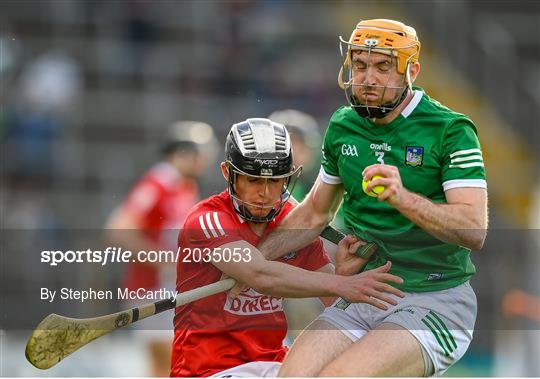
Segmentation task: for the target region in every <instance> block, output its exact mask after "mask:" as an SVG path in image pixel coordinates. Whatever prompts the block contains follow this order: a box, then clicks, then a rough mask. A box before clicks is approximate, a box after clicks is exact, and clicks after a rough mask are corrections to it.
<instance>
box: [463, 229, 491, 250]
mask: <svg viewBox="0 0 540 379" xmlns="http://www.w3.org/2000/svg"><path fill="white" fill-rule="evenodd" d="M486 236H487V233H486V230H482V229H478V230H473V231H472V233H470V234H469V237H468V238H467V243H466V247H467V248H469V249H471V250H474V251H478V250H482V247H484V242H485V241H486Z"/></svg>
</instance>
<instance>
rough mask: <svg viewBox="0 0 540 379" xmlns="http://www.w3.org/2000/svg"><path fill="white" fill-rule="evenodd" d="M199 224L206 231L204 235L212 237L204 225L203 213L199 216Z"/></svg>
mask: <svg viewBox="0 0 540 379" xmlns="http://www.w3.org/2000/svg"><path fill="white" fill-rule="evenodd" d="M199 224H200V225H201V229H202V231H203V232H204V235H205V236H206V238H208V239H210V234H208V232H207V231H206V225H204V220H203V215H200V216H199Z"/></svg>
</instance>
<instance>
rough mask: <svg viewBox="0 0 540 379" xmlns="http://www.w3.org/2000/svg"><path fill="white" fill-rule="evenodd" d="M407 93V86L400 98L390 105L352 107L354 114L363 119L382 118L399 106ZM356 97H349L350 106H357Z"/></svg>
mask: <svg viewBox="0 0 540 379" xmlns="http://www.w3.org/2000/svg"><path fill="white" fill-rule="evenodd" d="M408 93H409V86H407V87H405V89H404V90H403V93H402V94H401V96H400V97H399V98H398V99H397V100H396V101H394V102H392V103H387V104H384V105H380V106H376V107H370V106H368V105H352V107H353V108H354V110H355V111H356V113H357V114H358V115H359V116H360V117H363V118H384V117H386V116H388V114H389V113H390V112H392V111H393V110H394V109H396V108H397V107H398V105H399V104H401V103H402V102H403V100H405V98H406V97H407V94H408ZM358 103H359V102H358V101H357V99H356V97H355V96H354V95H351V104H358Z"/></svg>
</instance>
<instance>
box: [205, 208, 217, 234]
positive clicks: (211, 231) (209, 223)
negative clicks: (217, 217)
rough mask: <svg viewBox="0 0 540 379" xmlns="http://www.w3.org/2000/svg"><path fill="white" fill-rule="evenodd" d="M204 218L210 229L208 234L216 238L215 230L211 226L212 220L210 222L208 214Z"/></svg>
mask: <svg viewBox="0 0 540 379" xmlns="http://www.w3.org/2000/svg"><path fill="white" fill-rule="evenodd" d="M205 216H206V224H207V225H208V228H209V229H210V233H212V235H213V236H214V237H217V236H218V234H217V233H216V230H215V229H214V225H212V220H210V213H207V214H206V215H205Z"/></svg>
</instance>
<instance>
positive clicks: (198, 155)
mask: <svg viewBox="0 0 540 379" xmlns="http://www.w3.org/2000/svg"><path fill="white" fill-rule="evenodd" d="M215 151H216V139H215V136H214V131H213V130H212V128H211V127H210V126H209V125H208V124H205V123H202V122H196V121H180V122H177V123H175V124H173V125H172V126H171V128H170V129H169V131H168V134H167V137H166V140H165V143H164V145H163V149H162V152H163V159H162V161H161V162H159V163H157V164H156V165H155V166H154V167H153V168H152V169H150V171H149V172H147V173H146V174H145V175H144V176H143V177H142V178H141V179H140V180H139V181H138V183H136V184H135V186H134V188H133V189H132V190H131V192H130V194H129V195H128V197H127V198H126V200H125V201H124V202H123V203H122V204H121V205H120V207H119V208H118V209H116V210H115V211H114V212H113V213H112V214H111V216H110V218H109V220H108V222H107V229H109V231H108V239H109V240H110V242H112V243H114V244H116V245H117V246H121V247H123V248H124V249H128V250H130V251H132V252H134V253H135V254H136V253H137V252H138V251H141V250H144V251H151V250H153V251H159V250H172V251H176V245H177V243H176V238H177V236H178V229H179V228H180V227H181V226H182V224H183V222H184V220H185V218H186V215H187V213H188V211H189V209H190V208H191V207H192V206H193V205H195V204H196V203H197V202H198V200H199V191H198V187H197V182H196V180H197V178H198V177H199V175H201V173H202V172H203V170H204V168H205V167H206V166H207V164H208V163H209V161H213V157H212V154H213V153H214V152H215ZM175 267H176V266H175V263H174V262H156V263H149V262H133V263H130V264H128V266H127V271H126V272H125V277H124V281H123V286H124V287H125V288H127V289H128V290H130V291H131V290H137V289H138V288H144V289H145V290H147V291H148V290H156V289H160V288H166V289H169V290H173V291H174V288H175V278H176V272H175ZM136 305H140V304H134V303H129V304H128V306H130V307H131V306H136ZM136 326H138V327H139V328H141V329H142V328H144V329H145V330H146V331H145V332H140V333H138V335H141V336H145V337H147V346H148V349H149V353H150V359H151V365H152V371H151V372H150V373H149V374H150V375H151V376H168V373H169V367H170V356H171V345H172V332H171V330H172V317H171V314H170V313H163V314H161V315H159V316H156V317H152V318H150V319H146V320H144V321H142V322H140V323H138V324H136Z"/></svg>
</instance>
